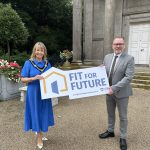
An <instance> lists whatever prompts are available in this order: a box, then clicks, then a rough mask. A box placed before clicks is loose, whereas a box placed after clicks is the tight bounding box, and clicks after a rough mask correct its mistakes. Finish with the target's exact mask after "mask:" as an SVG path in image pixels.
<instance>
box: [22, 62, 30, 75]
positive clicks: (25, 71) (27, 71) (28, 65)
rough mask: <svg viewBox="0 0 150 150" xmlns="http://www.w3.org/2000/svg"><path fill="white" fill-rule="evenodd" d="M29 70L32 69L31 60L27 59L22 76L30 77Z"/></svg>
mask: <svg viewBox="0 0 150 150" xmlns="http://www.w3.org/2000/svg"><path fill="white" fill-rule="evenodd" d="M29 71H30V62H29V60H27V61H26V62H25V63H24V66H23V68H22V70H21V77H29Z"/></svg>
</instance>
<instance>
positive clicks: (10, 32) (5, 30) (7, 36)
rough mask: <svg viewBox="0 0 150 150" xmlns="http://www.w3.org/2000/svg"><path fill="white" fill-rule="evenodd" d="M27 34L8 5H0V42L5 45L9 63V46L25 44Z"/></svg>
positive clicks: (22, 24) (20, 21)
mask: <svg viewBox="0 0 150 150" xmlns="http://www.w3.org/2000/svg"><path fill="white" fill-rule="evenodd" d="M28 36H29V34H28V30H27V29H26V28H25V26H24V23H23V22H22V20H21V18H20V17H19V15H18V14H17V12H16V11H15V10H13V9H12V7H11V5H10V4H2V3H0V41H1V43H3V44H5V43H6V44H7V50H8V57H9V58H8V60H9V61H10V44H17V43H25V42H26V41H27V38H28Z"/></svg>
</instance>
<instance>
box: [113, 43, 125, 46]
mask: <svg viewBox="0 0 150 150" xmlns="http://www.w3.org/2000/svg"><path fill="white" fill-rule="evenodd" d="M113 45H114V46H122V45H124V43H114V44H113Z"/></svg>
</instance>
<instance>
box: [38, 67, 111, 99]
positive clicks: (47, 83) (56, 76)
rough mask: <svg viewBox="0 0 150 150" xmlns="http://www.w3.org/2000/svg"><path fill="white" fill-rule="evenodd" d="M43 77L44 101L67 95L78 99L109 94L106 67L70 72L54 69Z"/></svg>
mask: <svg viewBox="0 0 150 150" xmlns="http://www.w3.org/2000/svg"><path fill="white" fill-rule="evenodd" d="M42 76H43V77H44V79H43V80H40V86H41V96H42V99H47V98H53V97H60V96H67V95H69V98H70V99H76V98H82V97H89V96H95V95H101V94H107V93H108V88H109V83H108V79H107V75H106V70H105V67H104V66H103V67H93V68H86V69H77V70H69V71H62V70H60V69H57V68H54V67H52V68H50V69H49V70H48V71H46V72H45V73H43V74H42Z"/></svg>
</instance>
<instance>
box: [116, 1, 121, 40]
mask: <svg viewBox="0 0 150 150" xmlns="http://www.w3.org/2000/svg"><path fill="white" fill-rule="evenodd" d="M116 4H117V7H116V9H115V10H116V11H115V31H114V37H117V36H122V20H123V19H122V11H123V0H116Z"/></svg>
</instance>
